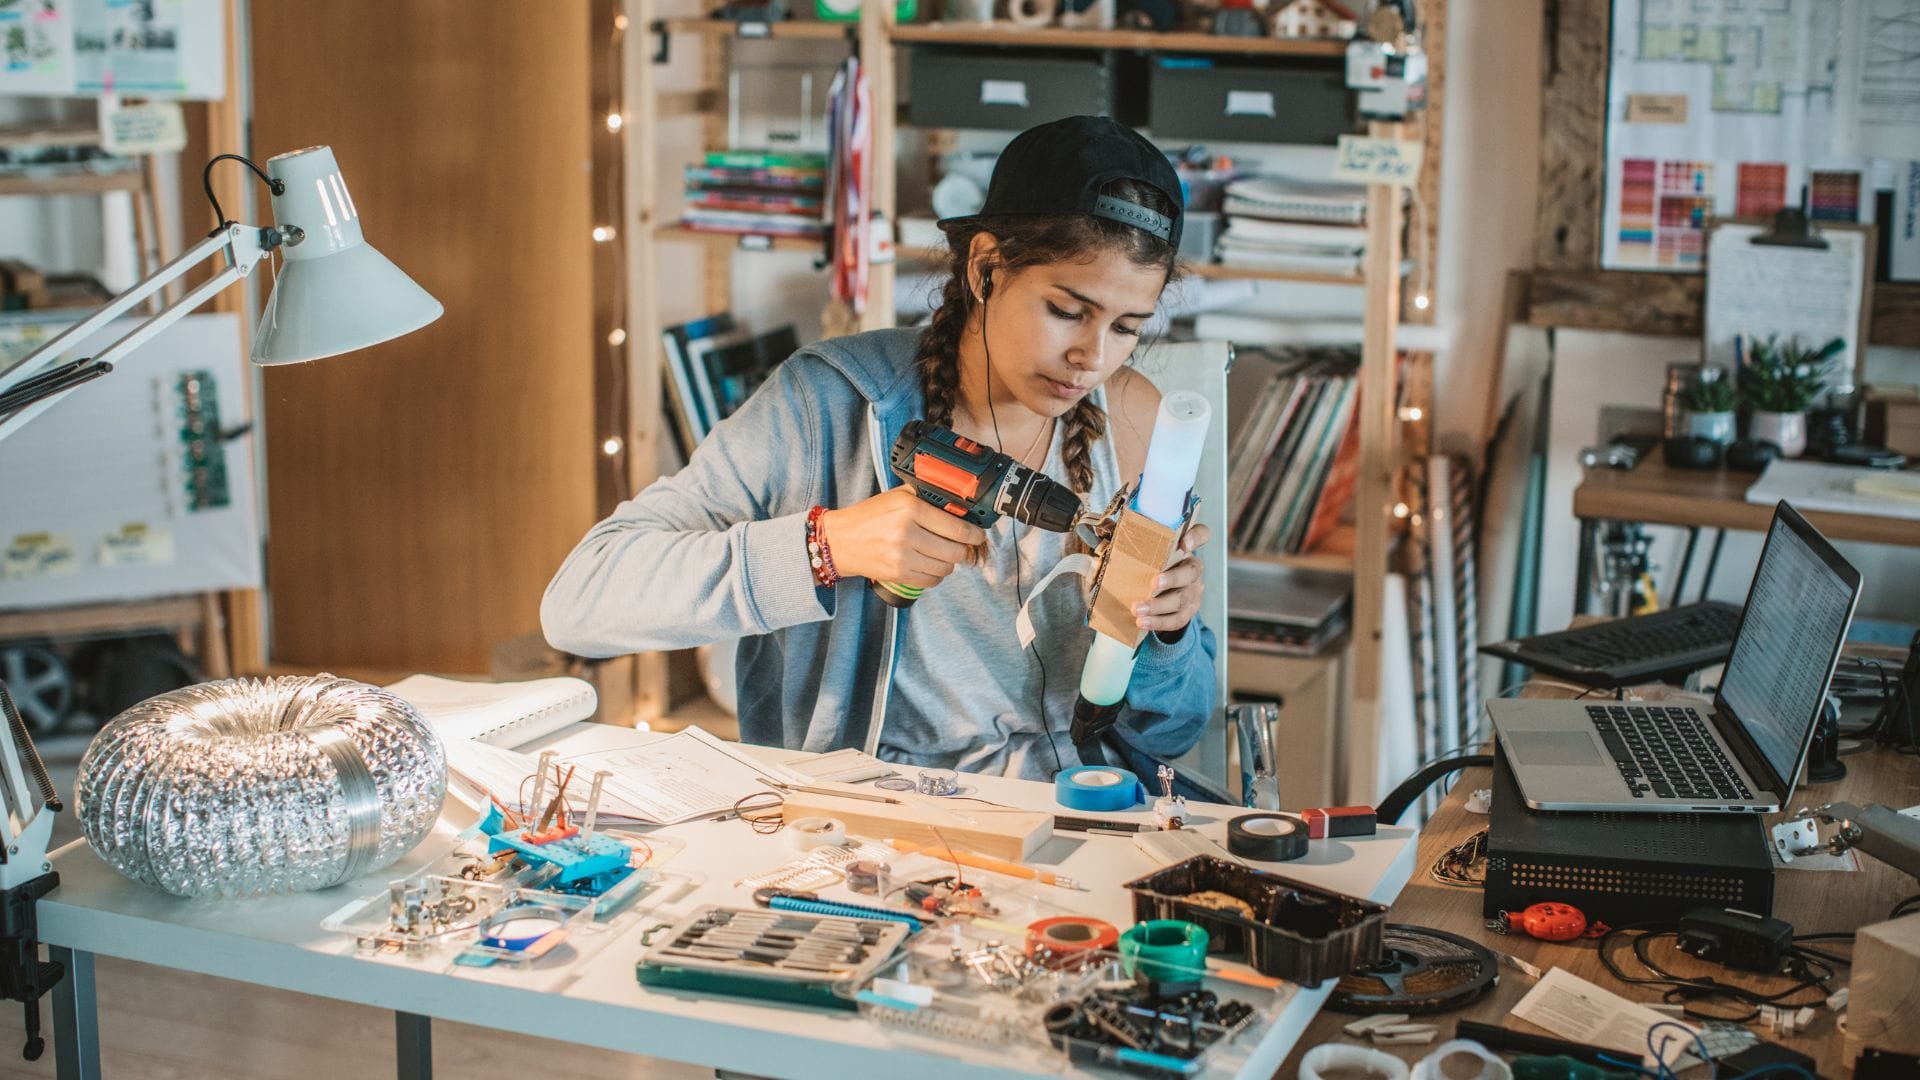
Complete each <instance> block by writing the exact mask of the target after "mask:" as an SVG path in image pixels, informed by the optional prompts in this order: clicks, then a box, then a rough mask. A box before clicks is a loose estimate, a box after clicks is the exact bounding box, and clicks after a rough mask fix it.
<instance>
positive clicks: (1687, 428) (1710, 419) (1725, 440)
mask: <svg viewBox="0 0 1920 1080" xmlns="http://www.w3.org/2000/svg"><path fill="white" fill-rule="evenodd" d="M1680 418H1681V420H1680V431H1681V434H1683V435H1691V436H1693V437H1694V438H1696V439H1705V440H1707V441H1708V442H1713V443H1719V444H1720V445H1721V446H1731V445H1733V440H1734V439H1735V437H1736V436H1737V435H1738V430H1737V428H1738V425H1737V424H1735V423H1734V415H1733V413H1731V412H1694V411H1693V410H1691V409H1683V410H1681V413H1680Z"/></svg>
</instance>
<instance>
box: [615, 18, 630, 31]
mask: <svg viewBox="0 0 1920 1080" xmlns="http://www.w3.org/2000/svg"><path fill="white" fill-rule="evenodd" d="M613 28H614V29H615V30H625V29H626V28H627V17H626V16H625V15H615V16H614V17H613Z"/></svg>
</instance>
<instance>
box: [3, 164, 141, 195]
mask: <svg viewBox="0 0 1920 1080" xmlns="http://www.w3.org/2000/svg"><path fill="white" fill-rule="evenodd" d="M144 190H146V179H145V175H144V174H143V173H142V172H141V171H140V170H139V169H123V170H120V171H118V172H108V173H69V174H67V175H65V176H46V177H39V176H0V195H100V194H103V193H105V192H109V191H131V192H140V191H144Z"/></svg>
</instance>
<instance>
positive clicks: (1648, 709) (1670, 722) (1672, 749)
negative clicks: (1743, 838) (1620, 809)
mask: <svg viewBox="0 0 1920 1080" xmlns="http://www.w3.org/2000/svg"><path fill="white" fill-rule="evenodd" d="M1587 716H1588V718H1589V719H1591V720H1592V721H1593V726H1594V727H1595V728H1596V729H1597V730H1598V731H1599V732H1600V738H1601V740H1602V741H1603V742H1605V743H1606V744H1607V752H1608V753H1609V754H1611V755H1612V756H1613V761H1614V764H1615V765H1617V766H1619V768H1620V775H1621V776H1622V777H1624V778H1625V779H1626V781H1627V786H1628V787H1630V788H1632V789H1633V797H1634V798H1636V799H1639V798H1644V797H1645V796H1646V795H1647V793H1649V792H1651V793H1653V794H1654V795H1656V796H1659V797H1660V798H1663V799H1725V800H1734V799H1751V798H1753V792H1751V791H1748V790H1747V785H1746V784H1745V783H1744V782H1742V781H1741V779H1740V775H1739V774H1738V773H1737V772H1735V771H1734V768H1733V763H1732V762H1730V761H1728V760H1727V756H1726V754H1725V753H1723V752H1722V751H1721V750H1720V744H1719V743H1716V742H1714V741H1713V735H1712V733H1711V732H1710V731H1709V730H1708V727H1707V722H1706V720H1705V719H1703V718H1702V717H1701V716H1700V714H1699V713H1697V712H1695V711H1694V710H1692V709H1688V708H1681V707H1677V706H1666V705H1589V706H1587Z"/></svg>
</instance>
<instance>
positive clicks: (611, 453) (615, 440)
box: [600, 435, 621, 457]
mask: <svg viewBox="0 0 1920 1080" xmlns="http://www.w3.org/2000/svg"><path fill="white" fill-rule="evenodd" d="M620 445H621V444H620V436H618V435H609V436H607V441H606V442H603V443H601V444H600V450H601V452H602V453H604V454H606V455H607V456H608V457H618V456H620Z"/></svg>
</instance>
